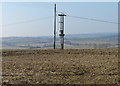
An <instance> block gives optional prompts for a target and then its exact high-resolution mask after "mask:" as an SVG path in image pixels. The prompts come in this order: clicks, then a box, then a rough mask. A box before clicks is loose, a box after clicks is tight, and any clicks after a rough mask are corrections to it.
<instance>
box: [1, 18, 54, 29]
mask: <svg viewBox="0 0 120 86" xmlns="http://www.w3.org/2000/svg"><path fill="white" fill-rule="evenodd" d="M50 18H53V16H49V17H44V18H36V19H32V20H25V21H20V22H16V23H11V24H6V25H0V27H6V26H11V25H16V24H23V23H29V22H35V21H40V20H45V19H50Z"/></svg>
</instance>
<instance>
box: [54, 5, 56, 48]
mask: <svg viewBox="0 0 120 86" xmlns="http://www.w3.org/2000/svg"><path fill="white" fill-rule="evenodd" d="M55 43H56V4H55V5H54V49H55Z"/></svg>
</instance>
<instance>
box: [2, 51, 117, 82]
mask: <svg viewBox="0 0 120 86" xmlns="http://www.w3.org/2000/svg"><path fill="white" fill-rule="evenodd" d="M2 54H3V58H2V73H3V74H2V76H3V83H4V84H117V82H118V50H117V49H81V50H79V49H66V50H60V49H56V50H52V49H46V50H45V49H43V50H3V51H2Z"/></svg>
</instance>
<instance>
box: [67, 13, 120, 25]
mask: <svg viewBox="0 0 120 86" xmlns="http://www.w3.org/2000/svg"><path fill="white" fill-rule="evenodd" d="M66 16H68V17H73V18H79V19H86V20H92V21H98V22H105V23H112V24H120V23H117V22H111V21H105V20H98V19H92V18H86V17H78V16H69V15H66Z"/></svg>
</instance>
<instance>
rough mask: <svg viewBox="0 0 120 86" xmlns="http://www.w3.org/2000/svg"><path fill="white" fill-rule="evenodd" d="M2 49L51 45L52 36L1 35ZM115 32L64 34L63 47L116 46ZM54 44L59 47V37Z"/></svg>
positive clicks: (116, 36) (34, 47)
mask: <svg viewBox="0 0 120 86" xmlns="http://www.w3.org/2000/svg"><path fill="white" fill-rule="evenodd" d="M0 39H2V48H3V49H36V48H51V47H53V37H52V36H42V37H3V38H0ZM0 41H1V40H0ZM117 42H118V34H117V33H93V34H68V35H66V36H65V48H67V49H72V48H78V49H81V48H82V49H83V48H87V49H88V48H90V49H91V48H116V47H117V45H118V43H117ZM56 43H57V44H56V46H57V47H60V41H59V37H57V41H56Z"/></svg>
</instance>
